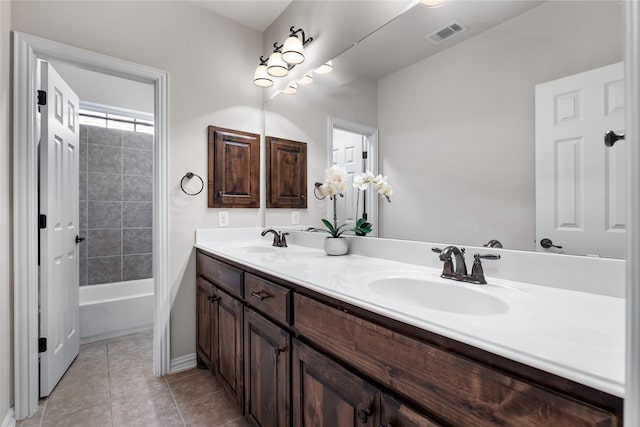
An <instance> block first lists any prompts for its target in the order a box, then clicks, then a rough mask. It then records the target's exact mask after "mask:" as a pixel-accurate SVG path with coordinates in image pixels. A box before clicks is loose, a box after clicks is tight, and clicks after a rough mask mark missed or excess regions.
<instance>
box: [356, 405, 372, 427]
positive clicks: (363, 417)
mask: <svg viewBox="0 0 640 427" xmlns="http://www.w3.org/2000/svg"><path fill="white" fill-rule="evenodd" d="M372 413H373V412H371V408H366V409H360V410H359V411H358V418H359V419H360V422H361V423H362V424H366V423H367V421H369V417H370V416H371V414H372Z"/></svg>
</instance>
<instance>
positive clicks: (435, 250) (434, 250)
mask: <svg viewBox="0 0 640 427" xmlns="http://www.w3.org/2000/svg"><path fill="white" fill-rule="evenodd" d="M431 252H435V253H437V254H439V253H441V252H442V249H440V248H431Z"/></svg>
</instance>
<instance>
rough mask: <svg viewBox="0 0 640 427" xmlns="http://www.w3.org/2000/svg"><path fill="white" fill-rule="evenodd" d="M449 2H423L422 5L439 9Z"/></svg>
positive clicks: (442, 0) (429, 0) (435, 0)
mask: <svg viewBox="0 0 640 427" xmlns="http://www.w3.org/2000/svg"><path fill="white" fill-rule="evenodd" d="M448 1H449V0H422V4H423V5H425V6H426V7H438V6H442V5H443V4H445V3H446V2H448Z"/></svg>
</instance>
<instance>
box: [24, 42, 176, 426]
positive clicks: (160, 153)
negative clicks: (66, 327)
mask: <svg viewBox="0 0 640 427" xmlns="http://www.w3.org/2000/svg"><path fill="white" fill-rule="evenodd" d="M12 34H13V251H14V260H13V276H14V303H13V307H14V310H13V312H14V386H15V395H14V396H15V416H16V418H17V419H23V418H26V417H28V416H30V415H31V414H33V413H34V412H35V410H36V409H37V408H38V394H39V393H38V330H39V328H38V265H37V259H38V232H39V230H38V155H37V149H38V141H37V135H38V129H37V126H38V123H37V105H36V92H37V86H36V85H37V76H36V68H37V67H36V65H37V61H38V60H39V59H43V60H59V61H64V62H67V63H70V64H73V65H74V66H77V67H79V68H83V69H88V70H91V71H96V72H100V73H104V74H108V75H112V76H116V77H121V78H125V79H129V80H135V81H138V82H142V83H149V84H152V85H154V90H155V108H154V128H155V137H154V154H153V166H154V180H153V183H154V189H153V223H154V227H153V277H154V282H155V285H154V286H155V296H154V319H153V320H154V322H153V323H154V328H153V331H154V332H153V371H154V373H155V374H156V375H158V376H160V375H164V374H166V373H168V372H169V368H170V355H169V350H170V346H169V340H170V336H169V316H170V287H169V281H168V267H167V266H168V264H169V262H168V261H169V256H168V250H169V249H168V248H169V244H168V239H169V231H168V230H169V227H168V198H169V190H168V184H167V175H168V139H169V134H168V90H169V87H168V73H167V72H166V71H162V70H158V69H155V68H151V67H147V66H144V65H140V64H136V63H133V62H129V61H125V60H122V59H118V58H114V57H111V56H107V55H102V54H99V53H96V52H92V51H89V50H85V49H80V48H77V47H73V46H69V45H65V44H63V43H58V42H54V41H51V40H47V39H43V38H40V37H36V36H32V35H29V34H24V33H20V32H15V31H14V32H13V33H12Z"/></svg>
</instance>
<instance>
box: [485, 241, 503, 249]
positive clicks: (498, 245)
mask: <svg viewBox="0 0 640 427" xmlns="http://www.w3.org/2000/svg"><path fill="white" fill-rule="evenodd" d="M482 246H484V247H485V248H487V247H489V248H502V243H500V240H496V239H491V240H489V241H488V242H487V243H485V244H484V245H482Z"/></svg>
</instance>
